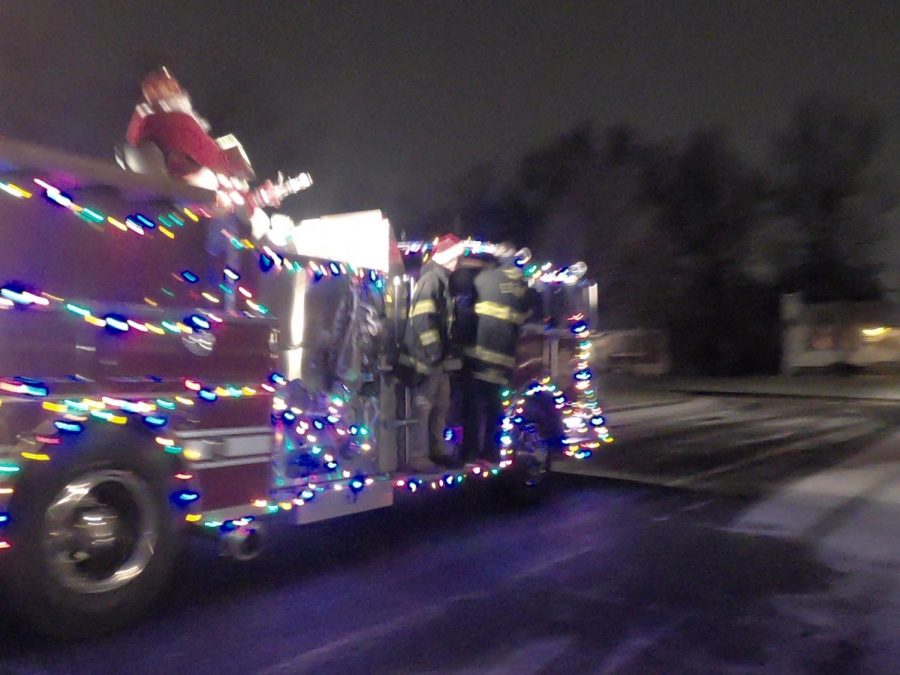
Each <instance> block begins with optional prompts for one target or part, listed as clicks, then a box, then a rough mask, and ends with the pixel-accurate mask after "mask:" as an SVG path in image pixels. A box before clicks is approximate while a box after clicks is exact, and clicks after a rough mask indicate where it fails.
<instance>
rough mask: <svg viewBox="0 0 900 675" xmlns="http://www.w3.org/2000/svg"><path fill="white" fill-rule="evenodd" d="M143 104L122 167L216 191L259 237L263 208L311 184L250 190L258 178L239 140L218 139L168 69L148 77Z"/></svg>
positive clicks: (306, 178)
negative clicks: (161, 175) (251, 183)
mask: <svg viewBox="0 0 900 675" xmlns="http://www.w3.org/2000/svg"><path fill="white" fill-rule="evenodd" d="M141 91H142V92H143V95H144V100H143V101H141V102H140V103H138V105H137V106H136V107H135V110H134V114H133V115H132V116H131V122H130V123H129V125H128V131H127V132H126V135H125V140H126V144H125V146H124V147H123V148H122V152H121V155H120V163H121V164H122V165H123V166H124V167H125V168H127V169H130V170H132V171H136V172H139V173H158V172H162V173H165V174H167V175H169V176H171V177H173V178H177V179H179V180H183V181H185V182H187V183H190V184H192V185H196V186H198V187H202V188H206V189H208V190H214V191H216V194H217V205H218V207H219V208H220V209H221V210H224V211H231V212H233V213H235V215H237V216H238V217H239V218H240V219H241V220H242V221H243V222H245V223H248V224H251V225H252V227H253V231H254V234H256V233H264V232H266V231H268V229H269V227H270V224H269V218H268V216H267V214H266V213H265V211H263V208H264V207H278V206H279V205H280V204H281V198H283V197H284V196H286V195H287V194H290V193H291V192H296V191H298V190H299V189H304V188H306V187H309V185H311V183H312V181H311V179H309V175H308V174H302V175H301V176H302V177H303V178H304V180H301V181H299V183H303V184H302V185H300V184H299V183H298V179H299V178H300V177H298V179H292V181H291V182H288V183H285V182H283V180H280V181H279V183H278V184H273V183H272V182H271V181H266V183H264V184H263V185H262V186H260V187H259V188H257V189H255V190H251V188H250V181H251V180H253V179H254V177H255V174H254V171H253V167H252V165H251V164H250V160H249V159H248V157H247V154H246V153H245V152H244V149H243V147H242V146H241V144H240V143H239V142H238V140H237V139H236V138H235V137H234V136H232V135H230V134H229V135H227V136H223V137H221V138H219V139H214V138H213V137H212V136H211V135H210V133H209V132H210V126H209V123H208V122H207V121H206V120H205V119H203V118H202V117H201V116H200V115H198V114H197V112H196V111H195V110H194V107H193V104H192V103H191V98H190V96H189V95H188V93H187V91H186V90H185V89H183V88H182V87H181V85H180V84H179V83H178V80H176V79H175V78H174V77H173V76H172V74H171V73H170V72H169V70H168V69H166V68H162V69H161V70H158V71H155V72H152V73H150V74H149V75H147V77H145V78H144V81H143V82H142V83H141Z"/></svg>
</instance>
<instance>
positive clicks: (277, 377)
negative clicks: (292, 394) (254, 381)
mask: <svg viewBox="0 0 900 675" xmlns="http://www.w3.org/2000/svg"><path fill="white" fill-rule="evenodd" d="M269 381H270V382H272V384H285V383H287V380H285V379H284V375H282V374H281V373H272V374H271V375H269Z"/></svg>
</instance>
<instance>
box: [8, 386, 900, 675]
mask: <svg viewBox="0 0 900 675" xmlns="http://www.w3.org/2000/svg"><path fill="white" fill-rule="evenodd" d="M895 415H896V413H894V412H893V409H892V408H887V407H884V406H873V405H863V404H859V405H856V404H853V405H836V404H826V403H817V402H808V401H791V402H784V401H777V400H771V399H769V400H765V401H754V400H748V399H711V398H702V397H701V398H698V399H694V400H690V401H687V402H684V403H681V404H678V405H677V406H665V407H661V408H656V409H644V410H632V411H628V412H627V413H622V414H621V416H620V418H619V420H618V421H617V420H615V419H611V420H610V421H611V423H612V424H613V428H614V430H615V431H616V433H617V435H618V438H619V442H618V444H617V445H616V446H612V447H613V448H615V450H614V451H613V450H612V449H611V448H610V449H609V450H608V455H607V456H605V457H603V458H598V459H597V460H595V461H592V462H590V463H585V464H582V465H580V466H579V467H578V469H579V471H580V472H582V473H585V474H594V475H559V476H557V478H556V481H555V482H556V485H555V486H554V487H555V489H554V490H553V492H552V494H551V496H550V497H549V499H547V500H546V501H545V502H544V503H543V504H541V505H540V506H538V507H537V508H532V509H528V510H521V511H503V510H498V509H496V508H490V506H489V504H487V503H486V502H485V500H484V499H483V498H482V495H481V494H479V493H458V494H448V495H443V496H441V497H438V498H435V497H434V496H429V497H428V498H426V500H425V501H420V499H421V498H419V497H417V496H414V495H410V496H408V497H407V498H406V499H405V500H404V502H403V503H401V504H400V506H399V507H397V508H394V509H390V510H387V511H384V512H378V513H371V514H365V515H363V516H359V517H357V518H355V519H353V520H351V521H349V522H347V523H324V524H321V525H317V526H314V527H313V528H310V529H307V530H305V531H300V532H284V533H278V534H277V535H276V536H274V537H273V541H272V553H273V555H271V556H270V557H269V558H267V559H260V560H257V561H254V562H252V563H249V564H245V565H243V566H241V565H237V564H232V563H229V562H227V561H222V560H218V559H216V557H215V555H214V552H213V551H212V550H211V548H209V547H206V546H202V545H198V546H197V547H196V548H195V550H194V551H193V552H192V556H191V558H190V560H189V562H188V563H186V565H185V566H184V568H183V569H181V570H179V574H178V579H177V583H176V585H175V587H174V588H173V589H172V590H171V591H170V592H169V593H167V595H166V601H165V603H162V604H161V606H160V607H159V608H158V609H157V610H156V611H155V612H154V613H153V615H152V616H150V617H149V618H148V619H147V620H146V621H144V622H143V623H142V624H140V625H139V626H137V627H135V628H132V629H129V630H127V631H123V632H121V633H119V634H117V635H113V636H110V637H107V638H104V639H102V640H98V641H96V642H94V643H90V644H87V643H85V644H74V645H73V644H64V645H57V644H49V643H47V642H45V641H42V640H40V639H38V638H35V637H33V636H30V635H28V634H27V632H25V631H24V630H23V629H21V628H20V627H18V626H16V625H14V624H13V623H12V622H11V620H10V619H9V618H8V617H5V618H2V619H0V622H3V621H5V623H2V624H0V655H2V656H0V672H3V673H7V672H9V673H132V672H134V673H159V672H190V673H217V674H222V675H224V674H227V673H312V672H329V673H372V672H378V673H381V672H390V673H398V672H449V673H516V674H517V675H518V674H519V673H642V674H643V673H676V672H677V673H723V672H724V673H756V672H766V673H784V672H801V673H806V672H809V673H844V672H847V673H850V672H874V673H882V672H884V673H889V672H896V664H897V663H900V653H898V650H900V627H898V617H900V589H898V570H900V531H898V530H900V527H897V526H896V523H897V522H898V520H897V516H900V490H897V486H898V485H900V475H897V476H896V479H897V480H896V481H894V480H893V477H894V474H897V473H898V469H897V467H898V466H900V464H898V463H897V462H896V456H897V454H900V435H898V434H897V433H896V432H895V431H894V429H896V427H897V425H896V422H897V420H896V419H895ZM654 472H655V473H656V474H657V475H658V476H659V477H661V478H662V480H663V481H664V482H666V483H669V484H670V485H673V486H674V487H664V486H660V485H654V484H650V483H635V482H623V481H619V480H611V479H608V478H598V477H596V476H597V475H604V474H609V473H618V474H621V475H628V476H629V477H630V478H633V479H634V478H638V479H642V480H647V479H649V478H650V477H651V475H652V474H653V473H654ZM890 523H894V527H893V528H890ZM886 524H887V528H885V525H886Z"/></svg>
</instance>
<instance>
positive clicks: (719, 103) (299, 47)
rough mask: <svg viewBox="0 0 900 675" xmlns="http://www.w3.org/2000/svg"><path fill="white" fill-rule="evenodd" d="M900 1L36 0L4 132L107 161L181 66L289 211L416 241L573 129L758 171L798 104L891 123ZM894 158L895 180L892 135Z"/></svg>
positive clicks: (16, 62)
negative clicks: (389, 225)
mask: <svg viewBox="0 0 900 675" xmlns="http://www.w3.org/2000/svg"><path fill="white" fill-rule="evenodd" d="M898 25H900V9H898V3H896V2H893V1H891V0H887V1H884V2H871V1H869V2H840V1H837V2H836V1H830V0H792V1H791V2H784V1H783V0H751V1H743V2H734V1H727V2H715V1H714V2H697V1H693V2H691V1H683V2H672V1H671V0H662V1H650V2H646V1H642V2H604V1H596V2H566V3H559V2H555V1H548V2H532V1H526V0H509V1H506V0H504V1H498V2H492V1H488V0H481V1H476V2H471V1H455V2H449V1H447V2H436V1H430V0H426V1H424V2H393V1H387V2H384V1H380V0H375V1H372V0H367V1H358V0H340V1H338V0H333V1H322V0H318V1H267V2H260V1H257V2H246V1H243V0H224V1H223V0H215V1H210V0H193V1H192V2H183V1H176V2H173V1H170V0H153V1H147V0H128V1H125V0H114V1H110V0H104V1H99V0H94V1H87V0H84V1H75V2H73V1H71V0H29V1H28V2H3V3H0V59H2V61H0V133H4V134H6V135H9V136H11V137H19V138H25V139H30V140H34V141H37V142H40V143H46V144H49V145H54V146H58V147H62V148H66V149H70V150H73V151H77V152H81V153H87V154H91V155H96V156H107V157H108V156H111V148H112V146H113V144H114V143H115V142H117V141H119V140H120V139H121V138H122V136H123V135H124V129H125V126H126V124H127V122H128V117H129V115H130V112H131V108H132V106H133V105H134V103H135V102H136V100H137V98H138V97H139V93H140V90H139V83H140V79H141V77H142V76H143V74H144V73H145V72H146V71H147V70H148V69H149V68H151V67H155V66H158V65H162V64H165V65H168V66H169V67H170V68H171V69H172V70H173V71H174V73H175V74H176V76H178V77H179V78H180V79H181V80H182V83H183V84H184V85H185V86H186V87H187V88H188V89H189V90H190V92H191V94H192V96H193V97H194V100H195V103H196V105H197V107H198V109H199V111H200V112H201V114H204V115H206V116H207V117H208V118H209V119H210V121H211V122H212V124H213V130H214V131H215V132H217V133H227V132H234V133H235V134H237V135H238V137H239V138H240V139H241V140H242V141H243V142H244V144H245V146H246V147H247V150H248V152H249V154H250V156H251V158H252V159H253V161H254V163H255V165H256V167H257V169H258V171H259V173H260V174H261V176H265V175H267V174H269V173H270V172H272V171H274V170H276V169H278V168H283V169H285V170H296V169H301V168H302V169H309V170H311V171H312V172H313V174H314V176H315V177H316V179H317V185H316V189H315V191H314V192H312V193H310V194H309V195H307V196H304V197H303V198H302V199H296V200H294V202H293V204H290V203H289V206H290V208H289V210H291V211H293V212H295V215H307V214H318V213H321V212H335V211H346V210H354V209H360V208H372V207H374V208H383V209H385V210H387V211H388V213H389V215H390V216H391V217H392V219H393V220H394V221H395V222H398V223H400V224H401V225H408V224H415V223H416V221H417V219H418V218H419V217H420V216H421V214H422V213H423V212H427V211H428V210H429V208H430V205H431V204H432V203H433V202H434V201H435V200H436V199H439V198H441V197H442V196H443V194H442V193H443V192H444V191H446V189H447V186H448V185H452V183H453V181H454V180H455V179H456V178H457V177H458V176H459V175H460V174H461V173H463V172H465V171H466V170H467V169H468V168H469V167H470V166H471V165H473V164H474V163H476V162H480V161H483V160H492V159H496V160H498V161H499V162H500V164H501V168H502V169H509V168H510V167H511V166H512V165H513V164H514V162H515V161H517V160H518V158H519V156H520V155H521V154H522V153H524V152H526V151H527V150H529V149H530V148H532V147H534V146H536V145H538V144H540V143H542V142H546V141H548V140H550V139H552V138H553V137H554V136H555V135H557V134H559V133H561V132H563V131H565V130H567V129H569V128H571V127H572V126H573V125H575V124H576V123H578V122H580V121H583V120H587V119H591V120H595V121H596V122H597V123H598V124H599V125H601V126H603V125H606V124H611V123H618V122H623V121H624V122H628V123H632V124H634V125H637V126H638V127H639V128H641V129H643V130H645V132H646V133H647V134H648V135H650V136H652V137H654V138H666V137H674V136H679V135H682V134H685V133H687V132H689V131H691V130H692V129H695V128H697V127H710V126H712V127H726V128H728V129H729V130H730V131H731V133H732V134H733V137H734V139H735V142H736V144H737V145H738V147H740V148H741V149H744V150H746V151H747V152H748V153H749V155H750V156H751V157H759V156H761V155H763V154H765V152H766V141H767V139H768V137H769V136H770V134H771V133H772V132H773V131H774V130H775V129H776V128H778V126H779V125H781V124H783V123H784V122H785V120H786V119H787V118H788V115H789V113H790V110H791V109H792V107H793V106H794V105H795V104H796V103H797V101H798V100H801V99H802V98H803V97H804V96H805V95H808V94H811V93H816V92H820V91H827V92H829V93H835V94H840V95H842V96H845V97H847V98H849V99H851V100H853V101H857V102H860V103H861V104H863V105H865V106H866V107H868V108H871V109H873V110H874V111H875V112H877V113H878V114H879V116H880V117H882V118H885V119H890V118H892V117H894V116H896V113H897V111H900V51H898V28H897V26H898ZM885 145H886V146H887V147H888V148H890V151H888V152H885V153H884V155H885V156H886V157H887V159H885V160H884V161H885V162H886V163H887V164H888V165H891V168H897V163H898V161H900V160H898V159H897V158H898V157H900V152H898V149H900V134H898V129H897V128H896V127H894V128H893V129H890V130H889V131H888V136H887V138H886V142H885Z"/></svg>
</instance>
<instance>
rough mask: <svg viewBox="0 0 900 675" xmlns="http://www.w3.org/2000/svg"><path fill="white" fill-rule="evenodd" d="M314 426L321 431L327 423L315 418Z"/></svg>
mask: <svg viewBox="0 0 900 675" xmlns="http://www.w3.org/2000/svg"><path fill="white" fill-rule="evenodd" d="M313 426H314V427H315V428H316V429H319V430H320V431H321V430H322V429H324V428H325V425H324V424H323V423H322V422H321V421H320V420H313Z"/></svg>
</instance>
